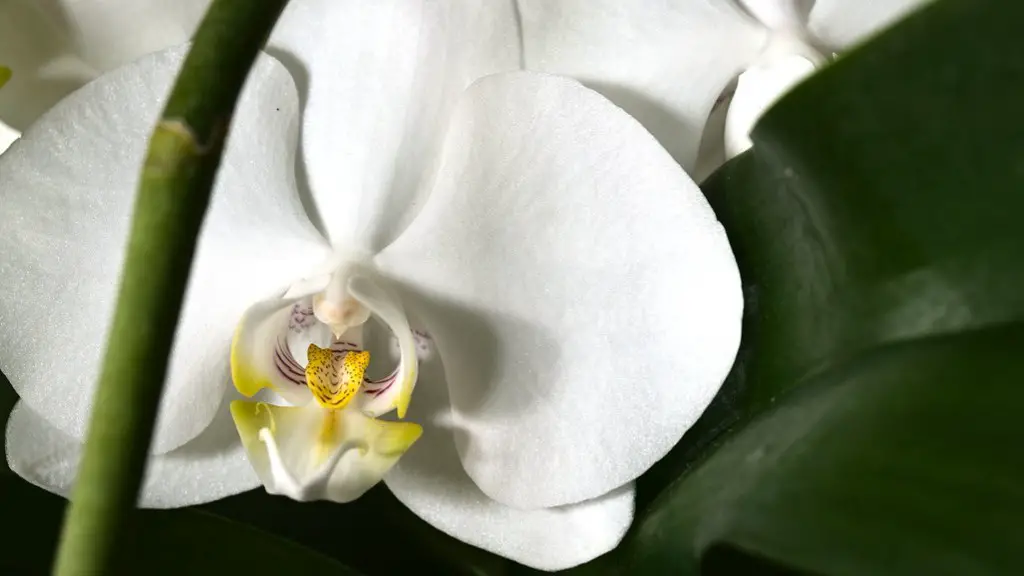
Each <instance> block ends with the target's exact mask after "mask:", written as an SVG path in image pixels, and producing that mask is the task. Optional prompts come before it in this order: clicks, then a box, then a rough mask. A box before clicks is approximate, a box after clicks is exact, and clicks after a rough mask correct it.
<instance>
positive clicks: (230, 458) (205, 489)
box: [7, 392, 260, 508]
mask: <svg viewBox="0 0 1024 576" xmlns="http://www.w3.org/2000/svg"><path fill="white" fill-rule="evenodd" d="M230 397H237V395H235V394H234V393H233V392H232V393H231V396H230ZM222 408H223V409H222V410H220V411H218V413H217V417H216V418H214V419H213V422H211V423H210V425H209V426H208V427H207V428H206V430H204V431H203V433H202V434H200V435H199V436H197V437H196V438H194V439H192V441H191V442H189V443H188V444H185V445H184V446H181V447H179V448H178V449H176V450H173V451H171V452H168V453H167V454H160V455H156V456H150V459H149V463H148V466H147V469H146V480H145V483H144V485H143V488H142V493H141V494H140V495H139V505H140V506H142V507H145V508H175V507H178V506H191V505H194V504H202V503H203V502H210V501H213V500H218V499H220V498H224V497H226V496H230V495H232V494H238V493H239V492H244V491H246V490H251V489H253V488H256V487H257V486H259V485H260V481H259V479H258V478H257V477H256V474H255V473H254V472H253V471H252V467H251V466H250V465H249V461H248V460H247V459H246V455H245V450H244V449H243V448H242V443H241V441H239V439H238V433H237V432H236V431H235V427H234V425H233V423H232V422H231V415H230V414H229V413H228V410H227V406H222ZM81 454H82V444H81V443H80V442H79V441H78V440H77V439H75V438H72V437H71V436H68V435H67V434H65V433H64V432H61V431H60V430H58V429H57V428H54V427H53V426H51V425H50V424H48V423H47V421H46V419H45V418H43V417H42V416H41V415H40V414H39V413H38V412H36V411H35V410H33V409H32V408H31V407H29V405H28V404H27V403H25V402H18V403H17V404H16V405H15V406H14V410H12V411H11V416H10V418H9V419H8V421H7V463H8V465H9V466H10V467H11V470H13V471H14V472H16V473H17V474H18V475H19V476H21V477H22V478H24V479H26V480H28V481H29V482H31V483H33V484H35V485H36V486H39V487H40V488H43V489H45V490H48V491H50V492H54V493H56V494H59V495H61V496H64V497H65V498H67V497H68V496H69V495H70V494H71V489H72V487H73V486H74V482H75V473H76V471H77V469H78V463H79V460H80V458H81Z"/></svg>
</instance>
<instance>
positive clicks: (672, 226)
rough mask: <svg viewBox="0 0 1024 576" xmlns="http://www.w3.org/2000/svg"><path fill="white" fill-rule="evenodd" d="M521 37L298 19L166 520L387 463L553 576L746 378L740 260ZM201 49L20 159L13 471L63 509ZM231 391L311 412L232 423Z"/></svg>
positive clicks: (207, 230)
mask: <svg viewBox="0 0 1024 576" xmlns="http://www.w3.org/2000/svg"><path fill="white" fill-rule="evenodd" d="M517 38H518V34H517V27H516V17H515V14H514V13H513V10H512V6H511V5H509V4H507V3H480V2H469V1H467V2H458V1H452V2H429V1H426V2H412V1H407V0H388V1H383V0H382V1H379V2H354V3H347V2H335V1H333V0H296V2H293V3H292V4H291V5H290V6H289V7H288V9H287V10H286V13H285V15H284V16H283V19H282V22H281V24H280V25H279V27H278V29H277V31H275V33H274V35H273V37H272V38H271V42H270V47H269V49H268V52H269V53H270V54H271V56H272V57H262V58H261V59H260V61H259V62H258V63H257V65H256V66H255V68H254V69H253V71H252V73H251V75H250V78H249V80H248V83H247V86H246V89H245V91H244V93H243V95H242V98H241V100H240V103H239V106H238V109H237V110H236V114H235V118H234V121H233V124H232V126H231V131H230V135H229V139H228V143H227V147H226V149H225V157H224V160H223V163H222V165H221V169H220V172H219V173H218V177H217V183H216V189H215V192H214V196H213V198H212V201H211V205H210V209H209V211H208V213H207V217H206V221H205V222H204V226H203V231H202V235H201V237H200V239H199V245H198V247H197V252H196V260H195V262H194V265H193V269H192V275H191V278H190V283H189V287H188V292H187V295H186V300H185V304H184V308H183V315H182V317H181V321H180V323H179V326H178V330H177V333H176V340H175V345H174V351H173V354H172V357H171V359H170V364H169V372H168V378H167V383H166V388H165V394H164V398H163V401H162V404H161V412H160V419H159V422H158V426H157V429H156V434H155V436H154V440H153V455H152V456H151V458H150V464H149V469H148V471H147V477H146V482H145V486H144V489H143V494H142V496H141V504H142V505H145V506H158V507H159V506H164V507H166V506H182V505H188V504H194V503H198V502H204V501H208V500H212V499H216V498H220V497H223V496H226V495H229V494H233V493H237V492H241V491H244V490H249V489H252V488H254V487H256V486H259V485H261V484H263V485H265V486H266V487H267V489H268V490H270V491H273V492H276V493H280V494H286V495H288V496H291V497H293V498H298V499H306V500H308V499H321V498H324V499H329V500H338V501H346V500H350V499H351V498H354V497H357V496H358V495H359V494H361V493H362V492H363V491H365V490H366V489H367V488H368V487H369V486H371V485H373V483H374V482H376V481H377V480H378V479H380V477H381V475H382V474H383V475H384V480H383V481H384V483H385V484H386V485H387V487H388V489H390V490H391V492H392V493H394V495H395V496H396V497H397V498H398V499H399V500H400V501H401V502H402V503H404V504H405V505H406V506H408V507H409V509H410V510H412V511H413V512H414V513H416V514H417V515H419V516H420V517H422V518H423V519H425V520H426V521H427V522H429V523H431V524H433V525H434V526H436V527H437V528H439V529H440V530H443V531H445V532H447V533H449V534H452V535H453V536H455V537H457V538H459V539H461V540H464V541H466V542H468V543H470V544H473V545H475V546H479V547H482V548H485V549H487V550H490V551H492V552H495V553H497V554H500V555H503V556H506V557H508V558H512V559H514V560H516V561H518V562H521V563H524V564H527V565H529V566H533V567H537V568H542V569H547V570H555V569H561V568H566V567H570V566H573V565H576V564H580V563H582V562H586V561H588V560H590V559H592V558H594V557H596V556H598V555H600V554H602V553H604V552H606V551H608V550H610V549H612V548H613V547H614V546H615V545H616V544H617V543H618V542H619V540H620V539H621V538H622V536H623V534H625V532H626V530H627V528H628V527H629V524H630V522H631V520H632V515H633V485H632V482H633V480H634V479H636V478H637V477H638V476H639V475H640V474H642V473H643V472H644V471H645V470H646V469H647V468H649V467H650V466H651V465H652V464H653V463H654V462H655V461H657V460H658V459H659V458H661V457H662V456H663V455H664V454H665V453H667V452H668V451H669V449H670V448H671V447H672V446H673V445H674V444H675V443H676V442H677V441H678V440H679V438H680V437H681V436H682V434H683V433H684V432H685V431H686V430H687V429H688V428H689V427H690V426H691V425H692V424H693V423H694V422H695V421H696V420H697V418H698V417H699V416H700V414H701V412H702V411H703V410H704V408H705V407H706V406H707V404H708V403H709V402H710V401H711V399H712V397H713V396H714V395H715V393H716V391H717V390H718V388H719V386H720V385H721V383H722V381H723V379H724V378H725V376H726V374H727V373H728V371H729V369H730V367H731V364H732V362H733V359H734V356H735V353H736V350H737V347H738V344H739V336H740V318H741V314H742V302H743V300H742V294H741V285H740V279H739V274H738V271H737V268H736V264H735V261H734V258H733V255H732V253H731V250H730V248H729V244H728V241H727V239H726V237H725V234H724V233H723V231H722V228H721V226H720V225H719V224H718V222H717V221H716V219H715V216H714V214H713V213H712V211H711V209H710V208H709V206H708V204H707V203H706V201H705V200H704V198H703V196H702V195H701V193H700V191H699V190H698V188H697V187H696V185H695V184H694V183H693V181H692V180H691V179H690V178H689V177H688V176H687V175H686V173H685V172H683V170H681V169H680V167H679V166H678V164H676V162H674V161H673V159H672V157H671V156H670V155H669V154H668V153H666V152H665V150H664V149H662V148H661V147H660V146H659V145H658V143H657V142H656V141H655V140H654V138H652V137H651V135H650V134H649V133H648V132H647V131H646V130H644V128H643V127H642V126H641V125H640V124H639V123H638V122H636V121H635V120H634V119H633V118H631V117H630V116H628V115H627V114H625V113H624V112H623V111H622V110H620V109H619V108H618V107H616V106H615V105H613V104H611V103H610V102H608V101H607V100H606V99H605V98H603V97H601V96H600V95H598V94H597V93H596V92H594V91H592V90H590V89H588V88H585V87H584V86H582V85H581V84H579V83H578V82H576V81H574V80H570V79H566V78H560V77H555V76H549V75H545V74H536V73H524V72H504V71H508V70H514V69H516V68H517V67H518V66H519V58H520V50H519V45H518V41H517ZM183 54H184V49H182V48H179V49H175V50H170V51H165V52H161V53H157V54H154V55H151V56H148V57H146V58H143V59H142V60H139V61H137V62H135V63H133V64H130V65H128V66H126V67H123V68H119V69H117V70H115V71H113V72H111V73H109V74H107V75H104V76H102V77H101V78H99V79H98V80H96V81H95V82H93V83H91V84H89V85H87V86H85V87H84V88H83V89H81V90H79V91H78V92H76V93H74V94H72V95H71V96H70V97H69V98H68V99H66V100H64V101H63V102H61V103H60V104H59V105H58V106H56V107H55V108H53V109H52V110H51V111H50V112H48V113H47V114H46V115H45V116H43V117H42V118H41V119H40V120H39V121H38V122H37V123H36V124H35V125H34V126H32V127H31V128H30V129H29V130H28V131H27V132H26V133H25V134H24V136H23V137H22V139H21V140H19V141H18V142H16V143H15V144H14V145H13V146H12V148H10V149H9V150H8V151H7V152H6V153H4V154H3V155H2V156H0V200H2V201H0V220H2V221H3V223H4V226H3V227H2V228H0V255H2V260H0V272H2V273H0V277H2V278H3V283H4V286H3V288H4V289H3V290H2V291H0V344H2V345H0V369H2V370H3V372H4V373H5V374H6V375H7V376H8V377H9V378H10V380H11V382H12V384H13V385H14V386H15V388H16V389H17V391H18V393H19V396H20V398H21V400H20V402H19V403H18V405H17V406H16V408H15V409H14V411H13V413H12V414H11V416H10V419H9V421H8V431H7V432H8V435H7V457H8V462H9V463H10V466H11V468H12V469H13V470H14V471H16V472H17V473H18V474H20V475H21V476H23V477H25V478H27V479H29V480H30V481H32V482H34V483H36V484H39V485H40V486H43V487H45V488H47V489H49V490H52V491H55V492H58V493H62V494H66V493H67V492H68V490H69V489H70V486H71V484H72V483H73V479H74V474H75V469H76V467H77V463H78V458H79V454H80V451H81V441H82V437H83V433H84V430H85V424H86V421H87V417H88V414H89V409H90V405H91V402H92V399H93V394H92V393H93V390H94V381H95V377H96V374H97V371H98V367H99V358H100V357H101V353H102V348H103V343H104V342H105V339H106V333H107V326H108V321H109V318H110V315H111V311H112V309H113V305H114V300H115V297H116V286H117V278H118V275H119V271H120V269H121V262H122V260H123V254H124V238H125V237H126V235H127V230H128V226H129V222H130V214H131V207H132V203H133V199H134V194H135V189H136V185H137V182H138V173H139V166H141V164H142V160H143V157H144V154H145V149H146V143H147V139H148V136H149V134H150V132H151V130H152V126H153V124H154V122H155V120H156V119H157V118H158V116H159V113H160V110H161V109H162V107H163V102H164V101H165V98H166V94H167V92H168V89H169V87H170V84H171V82H172V80H173V77H174V74H175V72H176V71H177V69H178V67H179V65H180V62H181V59H182V57H183ZM282 63H284V65H282ZM481 77H482V78H481ZM300 121H301V124H300ZM300 126H301V132H300ZM297 154H298V161H297ZM300 191H308V192H309V193H310V194H309V195H308V196H303V195H300ZM385 328H386V329H385ZM360 330H362V333H360ZM417 331H418V332H421V333H426V334H429V336H430V339H431V342H432V346H433V354H432V355H431V357H430V358H429V359H428V358H422V359H420V358H418V357H417V354H416V350H415V347H416V342H415V335H416V333H417ZM380 333H385V334H390V335H392V336H393V337H394V338H395V339H397V341H398V343H399V346H398V347H399V349H400V350H401V353H400V354H399V355H398V356H399V357H398V358H397V367H396V368H395V369H392V370H389V368H392V364H391V362H392V360H391V359H390V358H389V354H388V346H387V345H383V346H381V345H376V344H374V334H380ZM233 335H234V345H233V346H232V344H231V343H232V338H233ZM410 335H411V336H412V340H410ZM361 337H362V338H363V341H362V342H361V341H360V338H361ZM366 351H369V358H367V356H366V354H365V352H366ZM367 361H369V370H370V371H371V373H370V374H369V376H367V374H361V373H360V372H361V371H363V370H364V369H365V368H366V364H367ZM379 368H383V370H379ZM232 372H233V373H234V378H233V379H232V377H231V374H232ZM232 380H234V383H235V384H236V386H237V387H238V389H239V390H240V391H241V392H242V393H243V395H249V394H253V393H255V392H257V391H258V390H259V389H261V388H262V387H267V386H269V387H272V388H273V389H274V390H276V391H277V392H278V393H279V395H280V396H282V397H283V398H285V399H286V400H288V401H289V403H290V404H292V405H291V406H272V405H269V404H266V403H260V402H257V401H255V400H240V401H239V403H235V404H232V405H231V409H230V410H229V408H228V405H227V403H225V402H223V401H222V399H224V398H228V399H231V400H236V399H237V398H238V394H237V393H236V392H235V391H234V389H233V388H231V386H230V382H231V381H232ZM413 386H415V391H413ZM410 398H411V402H410V401H409V399H410ZM406 409H407V410H408V412H407V413H405V414H404V416H405V421H402V422H396V421H393V420H392V414H393V415H394V416H402V415H403V414H401V412H403V411H405V410H406ZM232 414H234V421H233V419H232ZM236 424H237V426H236ZM420 426H422V432H421V431H420V428H419V427H420ZM239 433H240V434H239ZM240 436H241V439H242V442H239V437H240ZM417 436H418V438H417ZM403 452H404V455H403ZM399 456H401V457H400V458H399ZM385 472H386V473H385Z"/></svg>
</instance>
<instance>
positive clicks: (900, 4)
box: [807, 0, 929, 51]
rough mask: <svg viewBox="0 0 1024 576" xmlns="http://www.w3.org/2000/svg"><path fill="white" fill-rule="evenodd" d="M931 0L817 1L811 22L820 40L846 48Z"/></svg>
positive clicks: (812, 29) (810, 28)
mask: <svg viewBox="0 0 1024 576" xmlns="http://www.w3.org/2000/svg"><path fill="white" fill-rule="evenodd" d="M928 2H929V0H816V2H815V3H814V8H813V9H812V10H811V15H810V18H809V21H808V24H807V27H808V29H809V30H810V31H811V34H813V35H814V36H815V37H816V38H817V39H818V40H819V41H821V42H823V43H824V44H826V45H828V46H829V47H830V48H832V49H833V50H837V51H838V50H844V49H846V48H849V47H851V46H853V45H854V44H857V43H858V42H860V41H862V40H865V39H866V38H867V36H869V35H871V34H874V33H875V32H878V31H880V30H881V29H882V28H884V27H886V26H888V25H890V24H893V23H895V22H896V20H898V19H899V18H901V17H903V16H905V15H906V14H908V13H909V12H910V11H911V10H913V9H914V8H917V7H919V6H923V5H925V4H927V3H928Z"/></svg>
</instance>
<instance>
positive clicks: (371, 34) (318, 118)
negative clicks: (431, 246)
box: [268, 0, 519, 251]
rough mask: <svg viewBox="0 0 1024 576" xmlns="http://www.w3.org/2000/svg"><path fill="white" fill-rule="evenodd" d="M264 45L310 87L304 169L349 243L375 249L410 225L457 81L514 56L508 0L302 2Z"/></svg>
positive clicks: (333, 227)
mask: <svg viewBox="0 0 1024 576" xmlns="http://www.w3.org/2000/svg"><path fill="white" fill-rule="evenodd" d="M268 46H269V48H268V51H269V52H270V53H271V54H273V55H275V56H278V57H279V58H280V59H281V60H282V62H284V63H285V64H286V65H288V66H289V67H290V69H291V70H292V73H293V74H294V75H295V76H296V78H297V82H298V83H299V86H300V90H302V91H303V93H304V96H305V100H304V104H305V107H306V108H305V119H304V123H303V130H302V143H303V154H304V158H303V159H304V163H303V164H304V168H305V171H306V173H307V175H308V179H309V185H310V188H311V191H312V193H313V196H314V198H315V203H316V206H317V208H318V211H319V216H320V219H321V220H322V222H323V224H324V227H325V228H326V230H327V231H328V232H329V235H330V238H331V240H332V242H333V243H334V244H336V245H339V246H344V247H345V248H346V249H348V250H359V249H365V250H370V251H376V249H379V248H381V247H383V246H384V245H386V244H387V243H388V241H389V240H390V239H391V238H394V237H395V236H396V235H397V234H398V233H399V232H400V231H401V230H402V229H403V228H404V227H405V226H406V225H407V224H408V222H409V221H410V220H411V219H412V217H413V216H414V215H415V213H416V212H417V210H418V208H419V202H420V200H421V199H420V198H419V197H418V194H419V192H420V191H423V190H425V189H426V188H425V187H424V186H421V184H422V183H429V182H430V181H431V179H432V173H433V168H434V162H435V159H436V147H437V145H438V138H437V134H438V132H439V131H440V130H441V129H442V128H443V127H444V126H445V124H446V120H447V117H448V114H449V112H450V111H451V107H452V106H453V105H454V102H455V100H456V99H457V98H458V96H459V94H460V93H461V92H462V89H463V88H465V87H466V86H467V85H468V84H469V83H470V82H472V81H473V80H475V79H476V78H478V77H480V76H483V75H485V74H489V73H491V72H497V71H502V70H511V69H514V68H517V67H518V64H519V43H518V36H517V31H516V25H515V16H514V10H513V2H510V1H500V2H479V1H477V0H445V1H443V2H436V1H431V0H373V1H372V2H366V1H364V0H299V1H295V2H291V3H290V4H289V6H288V8H287V9H286V10H285V13H284V15H283V16H282V18H281V21H280V23H279V24H278V26H277V28H276V29H275V32H274V34H273V35H272V36H271V39H270V42H269V44H268Z"/></svg>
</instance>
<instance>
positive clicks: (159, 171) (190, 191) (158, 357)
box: [54, 0, 287, 576]
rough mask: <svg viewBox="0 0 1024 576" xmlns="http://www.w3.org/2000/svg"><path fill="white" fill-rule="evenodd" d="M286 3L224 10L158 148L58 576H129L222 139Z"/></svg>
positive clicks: (197, 44)
mask: <svg viewBox="0 0 1024 576" xmlns="http://www.w3.org/2000/svg"><path fill="white" fill-rule="evenodd" d="M286 3H287V0H263V1H260V2H256V1H254V0H215V1H214V2H213V3H212V5H211V6H210V9H209V11H208V12H207V13H206V16H205V18H204V19H203V22H202V24H201V25H200V26H199V29H198V31H197V32H196V36H195V41H194V44H193V46H192V49H191V50H190V51H189V54H188V57H187V58H186V59H185V62H184V65H183V66H182V70H181V73H180V74H179V76H178V79H177V82H176V83H175V85H174V89H173V90H172V92H171V96H170V99H169V101H168V103H167V107H166V108H165V109H164V114H163V119H162V120H160V122H159V123H158V124H157V126H156V129H155V131H154V132H153V137H152V139H151V140H150V146H149V154H148V156H147V158H146V163H145V166H144V167H143V170H142V179H141V183H140V186H139V191H138V196H137V197H136V200H135V213H134V218H133V221H132V228H131V235H130V237H129V240H128V250H127V257H126V259H125V265H124V272H123V276H122V278H121V287H120V294H119V295H118V301H117V309H116V311H115V313H114V322H113V327H112V329H111V332H110V338H109V340H108V342H107V350H106V356H105V357H104V360H103V369H102V372H101V375H100V383H99V388H98V390H97V391H96V396H95V402H94V404H93V406H94V407H93V412H92V418H91V421H90V423H89V433H88V437H87V440H86V445H85V454H84V456H83V458H82V464H81V468H80V469H79V471H78V478H77V481H76V483H75V488H74V492H73V494H72V500H71V504H70V506H69V508H68V512H67V516H66V518H65V522H64V529H63V533H62V535H61V541H60V549H59V551H58V553H57V559H56V564H55V567H54V573H55V574H58V575H60V576H70V575H79V574H82V575H95V574H115V573H121V570H122V569H123V566H121V565H119V564H118V563H119V562H120V561H122V560H123V556H124V555H125V554H126V553H128V552H129V551H130V546H128V545H126V544H127V542H128V541H129V540H130V536H131V524H132V520H133V516H134V513H133V509H134V508H135V504H136V501H137V499H138V492H139V487H140V485H141V482H142V474H143V471H144V469H145V465H146V457H147V455H148V452H149V446H150V442H151V440H152V437H153V425H154V422H155V420H156V415H157V408H158V406H159V403H160V397H161V394H162V392H163V381H164V376H165V374H166V371H167V360H168V356H169V355H170V351H171V343H172V342H173V339H174V331H175V326H176V325H177V322H178V315H179V313H180V311H181V304H182V299H183V297H184V293H185V287H186V285H187V283H188V275H189V269H190V267H191V264H192V256H193V253H194V251H195V246H196V237H197V235H198V234H199V229H200V226H201V224H202V222H203V217H204V215H205V213H206V207H207V205H208V204H209V200H210V192H211V188H212V186H213V180H214V175H215V174H216V172H217V167H218V165H219V164H220V159H221V153H222V151H223V145H224V139H225V136H226V135H227V131H228V128H229V126H230V124H231V117H232V114H233V111H234V108H235V104H236V103H237V101H238V96H239V94H240V92H241V90H242V86H243V84H244V83H245V79H246V77H247V76H248V74H249V69H250V68H251V67H252V64H253V62H254V61H255V59H256V56H257V54H258V53H259V51H260V49H261V48H262V47H263V45H264V43H265V42H266V39H267V36H268V35H269V34H270V31H271V29H272V28H273V27H274V23H275V22H276V21H277V18H278V17H279V16H280V14H281V11H282V10H283V9H284V6H285V4H286Z"/></svg>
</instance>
